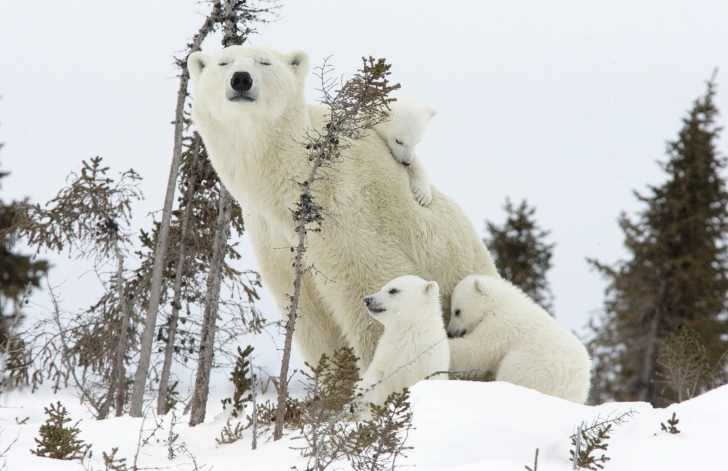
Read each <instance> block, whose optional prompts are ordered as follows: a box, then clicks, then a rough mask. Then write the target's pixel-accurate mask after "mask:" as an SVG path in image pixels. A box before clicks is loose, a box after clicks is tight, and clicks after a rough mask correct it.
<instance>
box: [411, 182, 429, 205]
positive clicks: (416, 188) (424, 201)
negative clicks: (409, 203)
mask: <svg viewBox="0 0 728 471" xmlns="http://www.w3.org/2000/svg"><path fill="white" fill-rule="evenodd" d="M410 188H411V189H412V193H413V194H414V195H415V200H417V202H418V203H420V206H427V205H428V204H430V203H431V202H432V190H430V186H429V185H426V186H421V185H417V184H415V183H413V184H412V185H410Z"/></svg>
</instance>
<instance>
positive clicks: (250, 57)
mask: <svg viewBox="0 0 728 471" xmlns="http://www.w3.org/2000/svg"><path fill="white" fill-rule="evenodd" d="M308 64H309V59H308V54H306V53H305V52H302V51H294V52H291V53H288V54H282V53H280V52H277V51H275V50H273V49H271V48H268V47H262V46H256V47H245V46H230V47H227V48H225V49H223V50H222V51H220V52H218V53H217V54H215V55H213V56H208V55H207V54H204V53H202V52H195V53H192V54H190V56H189V57H188V58H187V69H188V70H189V73H190V78H191V79H192V83H193V85H194V97H195V100H194V102H193V106H192V117H193V120H194V121H195V124H196V125H197V126H198V127H200V125H202V126H203V127H204V126H205V125H207V124H210V125H214V126H225V125H226V124H229V125H232V126H239V125H240V124H241V123H240V119H241V118H243V119H244V118H245V117H250V118H252V119H255V120H256V121H257V122H260V121H261V120H262V121H267V122H266V123H265V124H269V123H270V122H271V121H275V120H277V119H279V118H281V117H282V116H283V115H284V114H285V113H286V111H287V110H289V107H290V106H291V104H297V105H298V106H305V101H304V98H303V85H304V79H305V77H306V75H307V74H308Z"/></svg>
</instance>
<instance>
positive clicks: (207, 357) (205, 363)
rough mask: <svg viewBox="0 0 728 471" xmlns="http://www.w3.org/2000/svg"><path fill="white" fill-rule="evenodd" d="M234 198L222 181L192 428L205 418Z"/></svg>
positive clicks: (191, 421)
mask: <svg viewBox="0 0 728 471" xmlns="http://www.w3.org/2000/svg"><path fill="white" fill-rule="evenodd" d="M231 209H232V197H231V196H230V193H228V191H227V190H226V189H225V187H224V186H223V185H222V182H220V202H219V213H218V216H217V221H216V222H215V239H214V242H213V245H212V260H211V262H210V274H209V275H208V278H207V293H206V295H205V314H204V317H203V319H202V332H201V339H200V354H199V357H198V360H197V375H196V377H195V390H194V392H193V394H192V407H191V409H190V427H194V426H195V425H197V424H201V423H202V422H204V421H205V409H206V407H207V396H208V393H209V390H210V370H211V369H212V360H213V353H214V346H215V322H216V320H217V311H218V303H219V300H220V285H221V284H222V276H223V273H222V269H223V264H224V262H225V251H226V249H227V239H228V235H229V232H230V213H231Z"/></svg>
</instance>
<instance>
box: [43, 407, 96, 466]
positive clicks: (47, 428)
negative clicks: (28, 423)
mask: <svg viewBox="0 0 728 471" xmlns="http://www.w3.org/2000/svg"><path fill="white" fill-rule="evenodd" d="M44 409H45V413H46V414H47V415H48V419H47V420H46V422H45V424H43V425H41V426H40V430H39V432H40V440H39V439H37V438H36V439H35V442H36V444H37V445H38V446H37V448H36V449H35V450H30V452H31V453H33V454H34V455H36V456H41V457H44V458H53V459H56V460H83V459H84V458H86V456H88V457H89V458H90V457H91V445H89V444H87V443H85V442H84V441H83V440H80V439H79V438H78V434H79V433H81V430H80V429H79V428H78V424H79V422H81V421H80V420H79V421H78V422H76V423H75V424H74V425H73V426H72V427H66V424H67V423H68V422H70V421H71V418H70V417H69V413H68V411H67V410H66V408H65V407H64V406H63V405H62V404H61V402H60V401H58V402H57V403H56V404H55V405H54V404H51V405H50V407H45V408H44Z"/></svg>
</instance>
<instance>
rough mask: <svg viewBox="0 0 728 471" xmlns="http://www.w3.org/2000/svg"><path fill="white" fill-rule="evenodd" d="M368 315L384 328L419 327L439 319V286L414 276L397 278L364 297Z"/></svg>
mask: <svg viewBox="0 0 728 471" xmlns="http://www.w3.org/2000/svg"><path fill="white" fill-rule="evenodd" d="M364 304H365V305H366V307H367V309H368V310H369V314H370V315H371V316H372V317H373V318H375V319H376V320H378V321H379V322H381V323H382V324H384V326H385V327H386V328H390V327H396V326H400V325H401V326H404V325H412V324H415V325H416V324H419V323H420V322H423V321H425V320H427V319H428V318H429V317H430V316H433V315H434V316H436V317H439V316H440V287H439V286H438V284H437V282H435V281H425V280H423V279H422V278H420V277H418V276H412V275H407V276H400V277H399V278H395V279H394V280H392V281H390V282H389V283H387V285H386V286H385V287H384V288H382V289H381V291H379V292H378V293H375V294H372V295H369V296H365V297H364Z"/></svg>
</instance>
